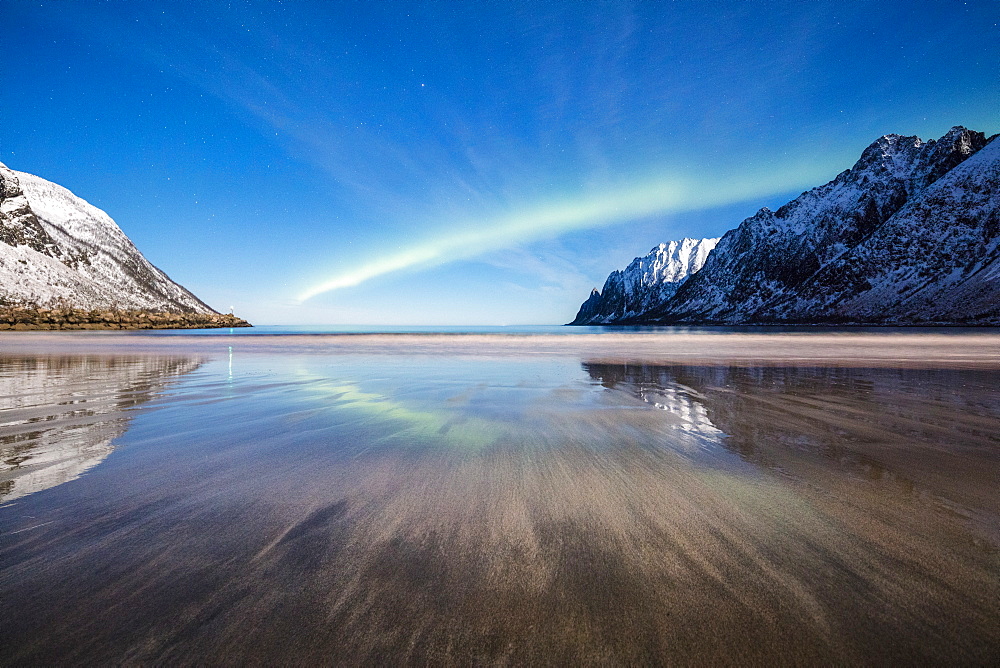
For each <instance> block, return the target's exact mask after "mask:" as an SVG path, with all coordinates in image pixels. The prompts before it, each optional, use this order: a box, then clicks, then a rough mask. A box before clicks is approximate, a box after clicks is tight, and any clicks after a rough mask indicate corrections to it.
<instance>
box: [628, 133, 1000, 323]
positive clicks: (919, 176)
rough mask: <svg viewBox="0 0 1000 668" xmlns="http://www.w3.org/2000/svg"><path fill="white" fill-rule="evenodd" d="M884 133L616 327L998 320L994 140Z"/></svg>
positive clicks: (998, 204) (999, 210)
mask: <svg viewBox="0 0 1000 668" xmlns="http://www.w3.org/2000/svg"><path fill="white" fill-rule="evenodd" d="M995 139H996V136H994V137H991V138H989V139H987V138H986V137H985V136H984V135H983V134H982V133H980V132H975V131H971V130H967V129H965V128H963V127H955V128H952V129H951V130H950V131H949V132H948V133H947V134H946V135H945V136H943V137H942V138H941V139H939V140H937V141H933V140H932V141H923V140H921V139H920V138H918V137H902V136H899V135H886V136H884V137H881V138H880V139H878V140H877V141H875V142H874V143H873V144H872V145H871V146H869V147H868V148H867V149H865V151H864V153H862V155H861V158H860V159H859V160H858V162H857V163H856V164H855V165H854V166H853V167H852V168H851V169H849V170H847V171H845V172H842V173H841V174H839V175H838V176H837V177H836V178H835V179H834V180H833V181H831V182H829V183H827V184H826V185H823V186H820V187H818V188H814V189H812V190H810V191H808V192H805V193H803V194H802V195H800V196H799V197H798V198H796V199H794V200H793V201H791V202H789V203H788V204H785V205H784V206H782V207H781V208H779V209H778V210H777V211H770V210H769V209H767V208H764V209H761V210H760V211H758V212H757V213H756V214H754V215H753V216H751V217H750V218H747V219H746V220H744V221H743V222H742V223H741V224H740V225H739V227H737V228H736V229H735V230H731V231H730V232H728V233H726V234H725V235H724V236H723V237H722V239H721V240H719V243H718V244H717V245H716V247H715V249H714V250H713V251H712V252H711V253H710V254H709V256H708V258H707V259H706V260H705V263H704V267H702V269H701V271H699V272H698V273H697V274H695V275H693V276H692V277H691V278H690V280H687V281H685V282H684V283H683V284H682V285H681V286H680V287H678V289H677V290H676V291H675V292H674V294H673V295H671V296H670V297H668V298H667V299H665V300H663V301H660V302H659V303H658V304H656V305H654V306H653V307H652V308H650V309H648V310H646V311H643V312H641V313H637V314H636V315H634V316H627V317H625V318H619V319H616V320H614V322H623V323H658V324H672V323H689V324H696V323H722V324H739V323H811V324H820V323H857V324H862V323H868V324H1000V141H995Z"/></svg>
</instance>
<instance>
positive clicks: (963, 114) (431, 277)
mask: <svg viewBox="0 0 1000 668" xmlns="http://www.w3.org/2000/svg"><path fill="white" fill-rule="evenodd" d="M0 17H2V20H3V24H4V30H3V38H2V42H0V45H2V48H0V53H2V54H3V55H2V64H0V87H2V90H3V97H2V103H0V162H3V163H4V164H6V165H7V166H8V167H10V168H12V169H16V170H20V171H25V172H30V173H33V174H38V175H39V176H42V177H44V178H46V179H49V180H50V181H54V182H56V183H59V184H60V185H63V186H65V187H67V188H69V189H70V190H72V191H73V192H74V193H76V194H77V195H79V196H81V197H83V198H84V199H86V200H87V201H89V202H91V203H92V204H95V205H96V206H98V207H100V208H102V209H104V210H105V211H107V212H108V213H109V214H110V215H111V216H112V218H114V219H115V221H116V222H117V223H118V224H119V226H121V228H122V229H123V230H124V231H125V233H126V234H127V235H128V236H129V237H130V238H131V239H132V240H133V241H134V242H135V244H136V245H137V246H138V248H139V249H140V250H141V251H142V252H143V254H144V255H145V256H146V257H147V258H149V259H150V261H152V262H153V263H154V264H155V265H157V266H158V267H160V268H161V269H163V270H164V271H165V272H166V273H167V274H168V275H170V276H171V278H173V279H174V280H176V281H177V282H179V283H181V284H182V285H184V286H185V287H187V288H188V289H190V290H191V291H192V292H194V293H195V294H196V295H198V296H199V297H200V298H202V299H203V300H204V301H206V302H207V303H208V304H210V305H211V306H212V307H214V308H215V309H216V310H220V311H228V310H229V309H230V307H232V308H233V309H234V310H235V312H236V314H237V315H241V316H243V317H246V318H247V319H249V320H250V321H251V322H254V323H255V324H356V325H394V324H399V325H526V324H559V323H563V322H568V321H569V320H571V319H572V318H573V316H574V315H575V313H576V311H577V309H578V308H579V306H580V303H581V302H582V301H583V300H584V299H585V298H586V297H587V296H588V295H589V292H590V290H591V288H593V287H598V288H600V287H601V286H602V285H603V283H604V280H605V279H606V278H607V275H608V274H609V273H610V272H611V271H612V270H614V269H618V268H622V267H624V266H625V265H626V264H628V262H629V261H631V259H632V258H633V257H636V256H638V255H642V254H645V253H646V252H648V250H649V249H650V248H651V247H653V246H655V245H656V244H659V243H662V242H666V241H669V240H672V239H681V238H684V237H693V238H702V237H711V236H720V235H722V234H724V233H725V232H726V231H727V230H729V229H732V228H734V227H736V226H737V225H738V224H739V223H740V221H741V220H742V219H743V218H746V217H748V216H750V215H752V214H753V213H754V212H755V211H756V210H757V209H759V208H760V207H761V206H769V207H771V208H775V207H777V206H780V205H781V204H783V203H784V202H786V201H788V200H790V199H792V198H794V197H795V196H796V195H798V194H799V193H800V192H802V191H804V190H807V189H809V188H812V187H815V186H818V185H821V184H822V183H824V182H826V181H828V180H830V179H831V178H833V177H834V176H835V175H836V174H837V173H839V172H841V171H843V170H844V169H847V168H849V167H850V166H851V165H852V164H853V162H854V161H855V160H856V159H857V158H858V157H859V156H860V154H861V151H862V150H863V149H864V148H865V147H866V146H867V145H868V144H870V143H871V142H872V141H874V140H875V139H877V138H878V137H879V136H881V135H883V134H887V133H897V134H903V135H918V136H920V137H923V138H925V139H928V138H937V137H940V136H941V135H943V134H944V133H945V132H947V131H948V129H949V128H950V127H952V126H954V125H964V126H966V127H969V128H972V129H976V130H980V131H983V132H986V133H987V134H993V133H996V132H998V131H1000V28H998V23H1000V2H995V1H992V0H981V1H979V2H967V3H963V2H953V1H941V2H920V1H915V0H908V1H905V2H897V1H894V0H883V1H880V2H868V1H857V2H850V1H845V0H840V1H838V2H804V1H802V0H798V1H796V2H762V1H761V2H727V1H725V0H717V1H713V2H696V1H684V0H680V1H677V2H667V1H661V2H645V1H641V2H583V1H580V0H573V1H569V2H544V1H540V0H539V1H536V2H520V1H518V0H508V1H505V2H474V1H469V2H457V1H455V2H452V1H447V2H413V3H410V2H391V1H388V0H387V1H385V2H335V1H332V0H328V1H323V2H307V1H305V0H302V1H292V2H279V1H276V0H274V1H270V2H257V1H248V2H214V1H212V0H205V1H203V2H198V3H188V2H141V1H140V0H133V1H131V2H117V1H116V2H96V1H94V2H88V1H86V0H76V1H73V2H67V1H54V2H47V1H37V0H36V1H34V2H29V1H27V0H0Z"/></svg>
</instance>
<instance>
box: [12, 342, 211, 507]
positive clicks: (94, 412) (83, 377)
mask: <svg viewBox="0 0 1000 668" xmlns="http://www.w3.org/2000/svg"><path fill="white" fill-rule="evenodd" d="M198 364H199V362H198V361H197V359H192V358H185V357H166V358H164V357H152V356H147V357H142V356H140V357H136V356H116V357H108V356H69V357H58V356H51V357H34V356H32V357H26V356H15V357H10V356H8V357H0V503H3V502H8V501H13V500H14V499H17V498H20V497H22V496H24V495H26V494H31V493H33V492H38V491H41V490H43V489H47V488H49V487H52V486H54V485H59V484H61V483H64V482H68V481H70V480H74V479H75V478H77V477H78V476H80V474H82V473H83V472H84V471H86V470H87V469H90V468H92V467H93V466H96V465H97V464H99V463H100V462H101V461H102V460H104V458H105V457H107V456H108V455H109V454H110V453H111V451H112V450H114V445H113V441H114V440H115V439H116V438H118V437H119V436H121V435H122V434H123V433H124V432H125V430H126V429H127V427H128V411H129V410H130V409H132V408H134V407H135V406H137V405H139V404H141V403H143V402H145V401H148V400H149V399H150V398H151V397H152V396H153V395H154V394H155V393H156V392H157V391H158V390H159V389H160V388H162V387H163V385H164V383H165V382H166V381H167V380H169V379H170V378H171V377H176V376H178V375H180V374H183V373H186V372H188V371H191V370H192V369H194V368H195V367H197V366H198Z"/></svg>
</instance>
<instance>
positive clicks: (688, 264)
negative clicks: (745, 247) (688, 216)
mask: <svg viewBox="0 0 1000 668" xmlns="http://www.w3.org/2000/svg"><path fill="white" fill-rule="evenodd" d="M718 241H719V240H718V239H681V240H680V241H671V242H669V243H665V244H660V245H659V246H656V247H655V248H653V249H652V250H651V251H649V253H648V254H646V255H643V256H642V257H637V258H636V259H634V260H632V263H631V264H629V266H628V267H626V268H625V270H624V271H613V272H611V275H610V276H608V280H606V281H605V282H604V289H603V290H601V291H600V292H598V291H597V289H596V288H595V289H594V290H593V291H591V293H590V298H589V299H587V301H585V302H584V303H583V305H582V306H581V307H580V311H579V312H578V313H577V314H576V319H574V320H573V322H571V323H570V324H571V325H592V324H593V325H599V324H607V323H613V322H617V321H620V320H622V319H625V318H634V317H637V316H639V315H641V314H643V313H646V312H647V311H649V310H650V309H652V308H653V307H655V306H658V305H660V304H662V303H664V302H666V301H667V300H668V299H670V297H672V296H673V295H674V293H675V292H677V289H678V288H679V287H680V286H681V284H682V283H683V282H684V281H685V280H687V278H688V276H690V275H691V274H693V273H695V272H696V271H698V270H699V269H701V267H702V265H703V264H705V258H707V257H708V254H709V252H710V251H711V250H712V249H713V248H715V244H716V243H718Z"/></svg>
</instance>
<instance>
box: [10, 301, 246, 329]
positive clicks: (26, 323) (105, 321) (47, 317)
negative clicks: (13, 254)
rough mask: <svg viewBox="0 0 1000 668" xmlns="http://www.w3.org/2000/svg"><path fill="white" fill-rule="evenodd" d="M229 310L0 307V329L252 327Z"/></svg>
mask: <svg viewBox="0 0 1000 668" xmlns="http://www.w3.org/2000/svg"><path fill="white" fill-rule="evenodd" d="M252 326H253V325H251V324H250V323H249V322H247V321H246V320H244V319H243V318H237V317H236V316H234V315H232V314H231V313H169V312H153V311H114V310H100V309H99V310H86V309H74V308H56V309H42V308H27V307H17V306H14V307H5V308H0V330H18V331H20V330H53V329H210V328H221V327H252Z"/></svg>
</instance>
